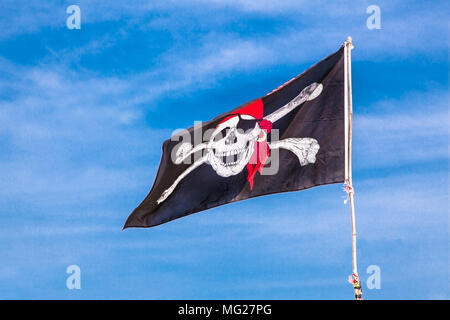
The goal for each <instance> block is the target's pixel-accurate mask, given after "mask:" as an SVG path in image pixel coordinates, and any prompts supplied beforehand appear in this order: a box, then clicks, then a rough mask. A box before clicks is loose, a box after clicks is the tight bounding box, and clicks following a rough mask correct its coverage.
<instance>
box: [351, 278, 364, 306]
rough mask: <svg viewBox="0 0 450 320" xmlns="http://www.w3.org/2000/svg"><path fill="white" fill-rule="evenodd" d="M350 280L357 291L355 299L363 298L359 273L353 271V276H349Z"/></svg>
mask: <svg viewBox="0 0 450 320" xmlns="http://www.w3.org/2000/svg"><path fill="white" fill-rule="evenodd" d="M348 282H349V283H350V284H352V285H353V290H354V291H355V299H356V300H362V299H363V298H362V288H361V282H360V281H359V276H358V274H357V273H352V275H351V276H348Z"/></svg>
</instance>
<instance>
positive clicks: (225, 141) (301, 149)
mask: <svg viewBox="0 0 450 320" xmlns="http://www.w3.org/2000/svg"><path fill="white" fill-rule="evenodd" d="M322 88H323V87H322V84H320V83H317V82H314V83H312V84H310V85H309V86H307V87H306V88H304V89H303V90H302V91H301V92H300V94H299V95H298V96H296V97H295V98H294V99H292V100H291V101H290V102H289V103H287V104H286V105H284V106H283V107H281V108H279V109H277V110H276V111H274V112H273V113H271V114H270V115H268V116H266V117H265V118H264V120H267V121H270V122H271V123H274V122H275V121H278V120H279V119H281V118H282V117H284V116H285V115H287V114H288V113H289V112H291V111H292V110H294V109H295V108H297V107H298V106H299V105H301V104H302V103H304V102H305V101H309V100H313V99H315V98H316V97H317V96H319V95H320V93H321V92H322ZM230 116H232V117H231V118H229V119H228V120H226V121H224V122H222V123H220V124H219V125H218V126H217V127H216V129H215V130H214V132H213V133H212V135H211V138H210V139H209V141H208V142H206V143H200V144H198V145H196V146H195V147H192V145H191V144H190V143H187V142H186V143H182V144H181V145H180V147H179V148H178V150H177V151H176V154H175V159H174V163H175V164H177V165H178V164H181V163H182V162H183V161H184V160H185V159H186V158H187V157H190V156H191V155H192V154H194V153H195V152H198V151H201V150H202V151H206V152H203V155H202V157H201V158H200V159H198V160H195V161H194V163H193V164H192V165H191V166H190V167H188V168H187V169H186V170H185V171H184V172H183V173H181V174H180V175H179V176H178V177H177V179H176V180H175V181H174V182H173V183H172V185H171V186H170V187H169V188H168V189H166V190H165V191H164V192H163V193H162V194H161V196H160V198H159V199H158V200H157V203H158V204H159V203H161V202H163V201H164V200H166V199H167V197H168V196H169V195H170V194H171V193H172V192H173V191H174V189H175V187H176V186H177V185H178V183H179V182H180V181H181V180H182V179H184V178H185V177H186V176H187V175H188V174H189V173H190V172H192V171H193V170H195V169H196V168H197V167H198V166H200V165H201V164H203V163H208V164H209V165H211V167H212V168H213V169H214V171H215V172H216V173H217V174H218V175H219V176H222V177H229V176H232V175H236V174H238V173H240V172H241V171H242V170H243V169H244V168H245V166H246V165H247V164H248V163H249V161H250V159H251V158H252V156H253V154H254V152H255V143H257V142H262V141H265V140H266V138H267V133H266V131H264V130H263V129H262V128H261V127H260V125H259V123H258V122H257V121H255V120H256V119H255V118H254V117H252V116H250V115H239V116H238V115H237V114H234V115H233V114H232V115H230ZM251 120H253V121H255V126H254V127H253V128H252V129H250V130H247V131H246V132H242V130H240V129H239V128H238V125H239V123H240V121H251ZM224 131H225V132H226V134H225V136H223V134H222V133H223V132H224ZM267 145H268V146H269V148H270V149H277V148H282V149H286V150H289V151H291V152H293V153H294V154H295V155H296V156H297V158H298V160H299V162H300V165H302V166H305V165H307V164H309V163H315V162H316V154H317V152H318V151H319V148H320V146H319V144H318V142H317V140H315V139H313V138H286V139H283V140H279V141H273V142H267Z"/></svg>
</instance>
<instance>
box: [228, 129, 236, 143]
mask: <svg viewBox="0 0 450 320" xmlns="http://www.w3.org/2000/svg"><path fill="white" fill-rule="evenodd" d="M236 142H237V137H236V134H235V133H234V131H231V132H230V134H229V135H228V137H227V138H226V139H225V144H226V145H230V144H235V143H236Z"/></svg>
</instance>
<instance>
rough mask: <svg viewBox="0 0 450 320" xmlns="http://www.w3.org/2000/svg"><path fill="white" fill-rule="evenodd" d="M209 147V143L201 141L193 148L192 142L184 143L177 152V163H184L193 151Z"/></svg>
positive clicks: (175, 161)
mask: <svg viewBox="0 0 450 320" xmlns="http://www.w3.org/2000/svg"><path fill="white" fill-rule="evenodd" d="M207 147H208V144H207V143H200V144H198V145H196V146H195V147H194V148H192V144H190V143H189V142H185V143H182V144H181V145H180V146H179V147H178V150H177V152H176V154H175V160H174V163H175V164H180V163H182V162H183V161H184V160H185V159H186V158H187V157H189V156H190V155H192V154H193V153H195V152H197V151H200V150H203V149H206V148H207Z"/></svg>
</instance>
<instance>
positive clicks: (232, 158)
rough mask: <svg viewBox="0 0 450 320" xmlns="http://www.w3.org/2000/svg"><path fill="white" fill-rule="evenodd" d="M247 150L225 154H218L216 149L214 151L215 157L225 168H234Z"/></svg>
mask: <svg viewBox="0 0 450 320" xmlns="http://www.w3.org/2000/svg"><path fill="white" fill-rule="evenodd" d="M245 150H246V149H245V148H241V149H235V150H229V151H225V152H217V150H216V149H214V155H215V156H216V158H217V159H219V160H220V162H221V165H222V166H224V167H232V166H235V165H236V164H237V163H238V162H239V161H240V160H241V159H242V155H243V153H244V151H245Z"/></svg>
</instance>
